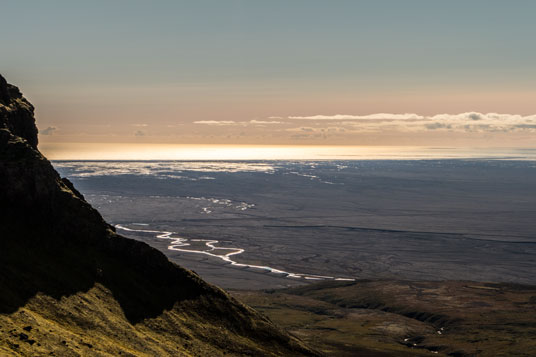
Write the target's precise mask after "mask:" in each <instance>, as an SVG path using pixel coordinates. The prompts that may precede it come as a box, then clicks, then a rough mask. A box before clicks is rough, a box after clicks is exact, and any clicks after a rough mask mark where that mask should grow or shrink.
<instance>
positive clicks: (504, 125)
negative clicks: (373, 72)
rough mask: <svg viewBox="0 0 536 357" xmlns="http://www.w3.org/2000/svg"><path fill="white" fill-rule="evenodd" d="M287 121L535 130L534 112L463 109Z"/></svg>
mask: <svg viewBox="0 0 536 357" xmlns="http://www.w3.org/2000/svg"><path fill="white" fill-rule="evenodd" d="M288 119H290V120H309V121H311V122H315V121H319V122H320V121H330V122H331V124H330V125H334V124H335V122H338V123H337V125H339V126H341V127H349V128H353V130H354V131H363V132H375V131H386V130H389V131H403V132H407V131H413V132H415V131H429V130H445V131H458V132H486V131H489V132H498V131H503V132H509V131H522V130H530V131H532V130H534V129H536V114H533V115H525V116H523V115H519V114H499V113H478V112H466V113H459V114H436V115H429V116H425V115H419V114H415V113H404V114H389V113H377V114H369V115H348V114H335V115H310V116H289V117H288Z"/></svg>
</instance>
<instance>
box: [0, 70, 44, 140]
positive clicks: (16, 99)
mask: <svg viewBox="0 0 536 357" xmlns="http://www.w3.org/2000/svg"><path fill="white" fill-rule="evenodd" d="M0 128H7V129H9V131H10V132H11V133H12V134H14V135H16V136H19V137H21V138H24V139H26V141H28V143H29V144H30V146H31V147H33V148H34V149H36V148H37V127H36V126H35V119H34V107H33V105H31V104H30V102H28V101H27V100H26V99H25V98H24V97H23V96H22V93H21V92H20V91H19V89H18V88H17V87H15V86H13V85H11V84H8V83H7V81H6V80H5V78H4V77H2V75H0Z"/></svg>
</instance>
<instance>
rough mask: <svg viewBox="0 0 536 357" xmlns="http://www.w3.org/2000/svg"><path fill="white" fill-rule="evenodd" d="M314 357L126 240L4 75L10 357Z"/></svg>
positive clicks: (2, 324) (1, 227) (4, 316)
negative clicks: (66, 173) (47, 142)
mask: <svg viewBox="0 0 536 357" xmlns="http://www.w3.org/2000/svg"><path fill="white" fill-rule="evenodd" d="M4 354H6V355H61V356H71V355H72V356H77V355H114V356H117V355H131V356H143V355H147V356H156V355H181V356H190V355H192V356H218V355H255V356H271V355H274V356H275V355H297V356H299V355H314V354H315V353H314V352H312V351H310V350H309V349H307V348H306V347H305V346H304V345H302V343H301V342H300V341H298V340H296V339H295V338H293V337H291V336H289V335H288V334H286V333H285V332H283V331H282V330H280V329H279V328H277V327H276V326H275V325H273V324H272V323H271V322H270V321H269V320H267V319H266V318H265V317H263V316H261V315H260V314H258V313H256V312H255V311H254V310H252V309H251V308H249V307H247V306H245V305H243V304H241V303H240V302H238V301H236V300H235V299H233V298H231V297H230V296H229V295H228V294H227V293H225V292H224V291H222V290H221V289H219V288H217V287H214V286H212V285H209V284H207V283H205V282H204V281H203V280H202V279H201V278H200V277H199V276H197V275H196V274H195V273H192V272H191V271H188V270H186V269H183V268H181V267H179V266H177V265H175V264H173V263H171V262H169V261H168V260H167V258H166V257H165V256H164V255H163V254H162V253H160V252H159V251H157V250H155V249H153V248H151V247H149V246H148V245H146V244H144V243H141V242H138V241H134V240H130V239H127V238H124V237H122V236H120V235H118V234H116V233H115V231H114V228H113V227H112V226H110V225H108V224H107V223H106V222H104V220H103V219H102V217H101V215H100V214H99V213H98V212H97V211H96V210H95V209H93V208H92V207H91V206H90V205H89V204H88V203H87V202H86V201H85V200H84V197H83V196H82V195H81V194H80V193H79V192H78V191H77V190H76V189H75V188H74V187H73V185H72V184H71V183H70V182H69V181H68V180H67V179H65V178H61V177H60V176H59V175H58V173H57V172H56V171H55V170H54V168H53V167H52V165H51V164H50V162H49V161H48V160H47V159H46V158H45V157H44V156H43V155H42V154H41V153H40V152H39V151H38V149H37V128H36V126H35V120H34V116H33V106H32V105H31V104H30V103H29V102H28V101H27V100H26V99H25V98H24V97H23V96H22V94H21V92H20V91H19V90H18V88H17V87H15V86H12V85H10V84H8V83H7V82H6V80H5V79H4V78H3V77H1V76H0V355H4Z"/></svg>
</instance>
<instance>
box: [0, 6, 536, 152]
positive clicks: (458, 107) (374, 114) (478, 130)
mask: <svg viewBox="0 0 536 357" xmlns="http://www.w3.org/2000/svg"><path fill="white" fill-rule="evenodd" d="M535 13H536V2H535V1H532V0H515V1H496V0H465V1H457V0H452V1H430V0H405V1H400V0H391V1H388V0H374V1H372V0H370V1H365V0H363V1H357V0H351V1H345V0H336V1H317V0H291V1H289V0H285V1H283V0H271V1H256V0H226V1H222V0H213V1H208V0H198V1H178V0H177V1H164V0H161V1H137V0H128V1H127V0H122V1H121V0H116V1H72V0H68V1H59V0H49V1H38V0H35V1H27V0H3V1H2V11H1V12H0V73H2V74H3V75H4V76H5V77H6V78H7V80H8V81H9V82H11V83H13V84H16V85H17V86H19V87H20V88H21V90H22V91H23V93H24V94H25V96H26V97H27V98H28V99H29V100H30V101H31V102H32V103H33V104H34V105H35V106H36V117H37V124H38V127H39V129H40V142H41V143H43V144H61V143H82V144H83V143H106V144H114V143H129V144H136V143H139V144H155V143H162V144H248V145H255V144H260V145H364V146H370V145H381V146H389V145H392V146H401V145H423V146H430V145H435V146H449V147H450V146H453V147H470V146H471V147H472V146H474V147H514V146H518V147H534V146H536V140H534V139H536V115H535V114H536V108H535V105H534V103H535V102H536V101H535V98H536V65H535V64H536V46H534V36H535V35H536V22H535V21H534V14H535Z"/></svg>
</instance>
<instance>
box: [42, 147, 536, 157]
mask: <svg viewBox="0 0 536 357" xmlns="http://www.w3.org/2000/svg"><path fill="white" fill-rule="evenodd" d="M39 148H40V150H41V151H42V152H43V153H44V154H45V156H47V158H49V159H50V160H58V161H61V160H66V161H71V160H72V161H92V160H96V161H99V160H103V161H115V160H117V161H120V160H126V161H136V160H140V161H144V160H147V161H150V160H179V161H219V160H221V161H232V160H253V161H254V160H415V159H417V160H420V159H505V160H512V159H515V160H536V149H532V148H525V149H523V148H508V147H503V148H486V147H473V148H468V147H465V148H453V147H419V146H352V145H346V146H344V145H199V144H197V145H195V144H192V145H187V144H186V145H184V144H182V145H174V144H129V143H123V144H110V143H82V144H81V143H60V144H40V145H39Z"/></svg>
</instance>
